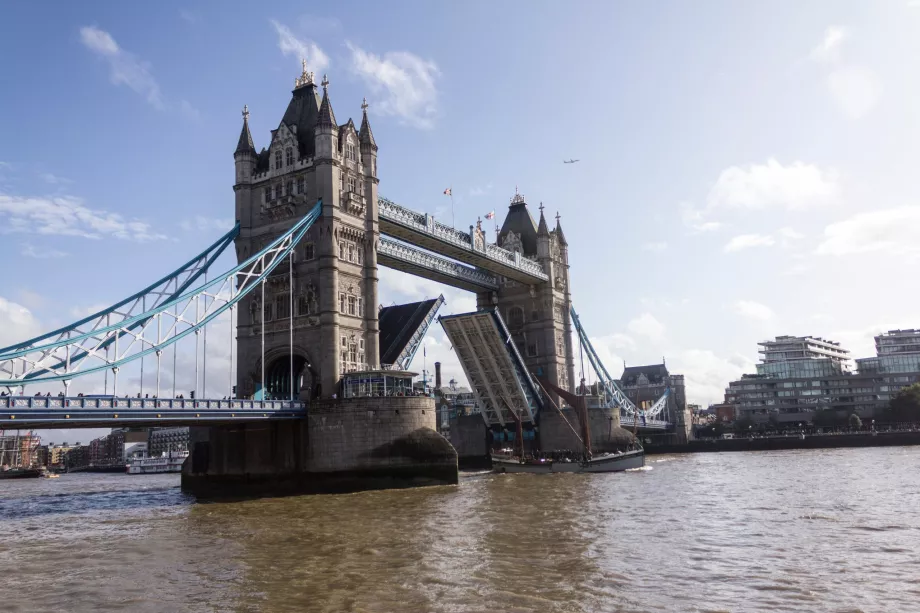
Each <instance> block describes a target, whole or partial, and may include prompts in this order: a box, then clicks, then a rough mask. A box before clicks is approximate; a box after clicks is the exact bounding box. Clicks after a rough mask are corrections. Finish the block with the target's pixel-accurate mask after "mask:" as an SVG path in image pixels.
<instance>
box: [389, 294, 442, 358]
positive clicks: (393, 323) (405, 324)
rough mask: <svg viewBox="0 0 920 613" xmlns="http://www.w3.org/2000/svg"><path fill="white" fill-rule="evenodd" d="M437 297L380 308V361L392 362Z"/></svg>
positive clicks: (406, 343) (404, 346) (407, 342)
mask: <svg viewBox="0 0 920 613" xmlns="http://www.w3.org/2000/svg"><path fill="white" fill-rule="evenodd" d="M435 302H437V298H433V299H431V300H423V301H422V302H411V303H409V304H398V305H394V306H389V307H384V308H382V309H380V314H379V315H378V320H379V324H380V363H381V364H393V363H395V362H396V359H397V358H398V357H399V354H401V353H402V351H403V349H405V348H406V345H408V344H409V340H410V339H411V338H412V335H413V334H414V333H415V331H416V330H418V328H419V326H420V325H421V324H422V322H423V321H424V320H425V317H426V316H427V315H428V313H429V311H431V307H433V306H434V304H435Z"/></svg>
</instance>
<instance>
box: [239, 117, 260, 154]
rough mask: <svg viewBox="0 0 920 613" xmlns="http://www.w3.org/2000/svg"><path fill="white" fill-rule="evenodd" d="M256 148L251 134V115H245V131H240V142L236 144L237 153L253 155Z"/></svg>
mask: <svg viewBox="0 0 920 613" xmlns="http://www.w3.org/2000/svg"><path fill="white" fill-rule="evenodd" d="M255 152H256V146H255V145H253V144H252V134H251V133H250V132H249V113H248V112H244V113H243V129H242V130H241V131H240V140H239V142H238V143H237V144H236V151H235V153H253V154H255Z"/></svg>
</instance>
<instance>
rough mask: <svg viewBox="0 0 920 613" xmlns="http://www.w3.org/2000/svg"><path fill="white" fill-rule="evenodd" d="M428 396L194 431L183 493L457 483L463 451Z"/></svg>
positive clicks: (341, 404)
mask: <svg viewBox="0 0 920 613" xmlns="http://www.w3.org/2000/svg"><path fill="white" fill-rule="evenodd" d="M435 424H436V415H435V408H434V401H433V400H432V399H430V398H424V397H418V398H417V397H396V398H355V399H343V400H330V401H321V402H315V403H313V404H312V405H311V406H310V409H309V415H308V417H307V419H304V420H301V421H278V422H259V423H250V424H242V425H239V426H215V427H202V428H192V431H191V432H190V440H189V444H190V449H191V453H190V454H189V458H188V460H186V462H185V465H184V466H183V468H182V490H183V491H185V492H188V493H191V494H194V495H196V496H199V497H203V498H227V497H231V498H246V497H253V496H276V495H277V496H280V495H292V494H320V493H341V492H355V491H360V490H368V489H384V488H400V487H418V486H426V485H451V484H456V483H457V482H458V472H457V452H456V451H455V450H454V448H453V447H452V446H451V445H450V443H449V442H447V440H446V439H444V437H442V436H441V435H440V434H438V433H437V432H436V431H435Z"/></svg>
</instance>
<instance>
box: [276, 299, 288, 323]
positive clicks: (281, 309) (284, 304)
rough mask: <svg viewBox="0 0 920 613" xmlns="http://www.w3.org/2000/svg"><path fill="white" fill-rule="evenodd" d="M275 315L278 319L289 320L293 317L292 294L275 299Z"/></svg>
mask: <svg viewBox="0 0 920 613" xmlns="http://www.w3.org/2000/svg"><path fill="white" fill-rule="evenodd" d="M275 305H276V307H275V314H276V315H277V316H278V317H277V319H287V318H288V317H290V316H291V296H290V294H281V295H279V296H278V297H277V298H275Z"/></svg>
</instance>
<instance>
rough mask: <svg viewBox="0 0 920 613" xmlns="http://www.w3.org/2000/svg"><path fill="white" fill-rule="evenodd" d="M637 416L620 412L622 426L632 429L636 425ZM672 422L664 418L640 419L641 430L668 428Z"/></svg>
mask: <svg viewBox="0 0 920 613" xmlns="http://www.w3.org/2000/svg"><path fill="white" fill-rule="evenodd" d="M635 424H636V418H635V417H633V416H631V415H626V414H624V413H622V412H621V413H620V427H621V428H625V429H627V430H632V429H633V427H635ZM670 426H671V424H670V423H669V422H667V421H664V420H663V419H646V420H645V421H643V420H642V419H640V420H639V430H667V429H668V428H669V427H670Z"/></svg>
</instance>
